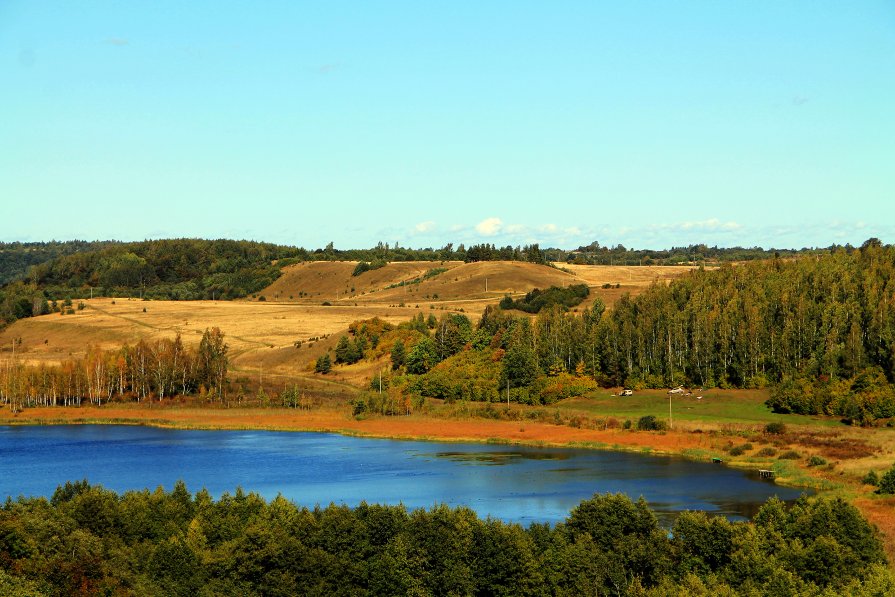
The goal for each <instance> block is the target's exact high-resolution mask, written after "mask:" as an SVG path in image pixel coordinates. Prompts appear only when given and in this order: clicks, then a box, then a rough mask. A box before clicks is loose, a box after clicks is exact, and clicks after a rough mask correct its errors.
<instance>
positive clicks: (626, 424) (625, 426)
mask: <svg viewBox="0 0 895 597" xmlns="http://www.w3.org/2000/svg"><path fill="white" fill-rule="evenodd" d="M630 428H631V419H625V423H624V425H622V429H630Z"/></svg>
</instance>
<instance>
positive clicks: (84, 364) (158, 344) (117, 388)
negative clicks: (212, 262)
mask: <svg viewBox="0 0 895 597" xmlns="http://www.w3.org/2000/svg"><path fill="white" fill-rule="evenodd" d="M228 350H229V347H228V346H227V344H226V342H224V334H223V332H221V330H220V329H218V328H212V329H206V330H205V332H204V333H203V334H202V339H201V340H200V341H199V345H198V347H196V349H190V348H187V347H185V346H184V345H183V342H182V341H181V338H180V335H179V334H178V335H177V336H176V337H175V338H174V339H173V340H171V339H168V338H163V339H159V340H155V341H153V342H149V341H146V340H140V341H139V342H138V343H137V344H136V345H135V346H128V345H125V346H123V347H122V348H120V349H119V350H101V349H99V348H96V347H88V350H87V355H86V356H85V357H84V358H80V359H69V360H67V361H64V362H63V363H62V364H61V365H59V366H52V365H44V364H41V365H24V364H22V363H21V362H18V361H17V360H15V359H13V358H11V359H9V360H8V361H7V362H6V363H5V364H4V366H3V367H2V368H0V405H5V406H8V407H9V408H11V409H12V410H13V411H17V410H21V409H22V408H25V407H34V406H80V405H81V404H82V402H84V401H86V402H87V403H88V404H91V405H97V406H101V405H102V404H105V403H107V402H110V401H113V400H114V401H135V402H147V401H152V400H154V399H155V400H164V399H165V397H166V396H167V397H173V396H190V395H195V394H198V396H199V398H200V399H203V400H209V401H217V402H223V401H224V400H225V398H226V389H227V387H228V383H227V371H228V367H229V359H228V356H227V353H228Z"/></svg>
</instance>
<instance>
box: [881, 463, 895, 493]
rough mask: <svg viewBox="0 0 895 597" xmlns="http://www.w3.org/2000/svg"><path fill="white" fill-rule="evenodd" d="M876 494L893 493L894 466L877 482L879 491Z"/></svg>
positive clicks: (894, 489)
mask: <svg viewBox="0 0 895 597" xmlns="http://www.w3.org/2000/svg"><path fill="white" fill-rule="evenodd" d="M876 492H877V493H895V466H893V467H892V468H890V469H889V470H888V471H886V474H885V475H883V477H882V479H880V480H879V489H877V490H876Z"/></svg>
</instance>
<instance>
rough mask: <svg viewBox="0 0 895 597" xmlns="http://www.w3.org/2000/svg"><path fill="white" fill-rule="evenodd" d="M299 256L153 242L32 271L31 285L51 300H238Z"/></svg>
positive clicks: (247, 246)
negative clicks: (89, 296)
mask: <svg viewBox="0 0 895 597" xmlns="http://www.w3.org/2000/svg"><path fill="white" fill-rule="evenodd" d="M297 255H298V250H297V249H295V248H293V247H283V246H279V245H273V244H270V243H259V242H252V241H233V240H202V239H172V240H151V241H143V242H136V243H122V244H118V245H115V246H112V247H107V248H104V249H101V250H99V251H91V252H85V253H76V254H73V255H67V256H64V257H60V258H57V259H54V260H52V261H50V262H47V263H43V264H40V265H36V266H34V267H32V268H31V270H30V271H29V272H28V280H29V281H31V282H33V283H35V284H37V285H39V286H40V287H41V288H43V289H45V290H46V292H47V293H48V294H50V295H51V296H55V295H60V296H61V295H63V294H66V293H67V294H69V295H70V294H71V293H73V292H75V291H77V292H79V293H80V294H82V293H83V288H84V287H94V288H96V289H102V290H101V292H105V293H110V292H116V293H122V294H125V295H138V294H142V296H144V297H147V296H148V297H150V298H170V299H197V298H213V297H214V298H235V297H240V296H245V295H246V294H249V293H251V292H255V291H257V290H260V289H262V288H264V287H265V286H267V285H269V284H270V283H271V282H273V280H275V279H276V278H277V277H278V276H279V268H278V267H277V266H276V265H274V262H275V261H276V260H278V259H285V258H288V257H295V256H297ZM96 292H97V290H94V293H96Z"/></svg>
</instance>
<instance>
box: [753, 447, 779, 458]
mask: <svg viewBox="0 0 895 597" xmlns="http://www.w3.org/2000/svg"><path fill="white" fill-rule="evenodd" d="M755 455H756V456H761V457H762V458H769V457H771V456H776V455H777V450H775V449H774V448H770V447H768V448H762V449H761V450H759V451H758V452H756V454H755Z"/></svg>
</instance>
